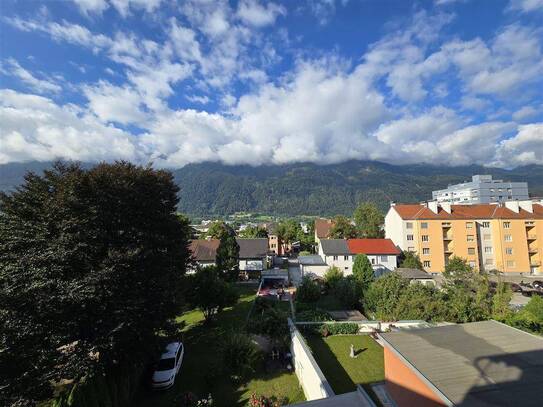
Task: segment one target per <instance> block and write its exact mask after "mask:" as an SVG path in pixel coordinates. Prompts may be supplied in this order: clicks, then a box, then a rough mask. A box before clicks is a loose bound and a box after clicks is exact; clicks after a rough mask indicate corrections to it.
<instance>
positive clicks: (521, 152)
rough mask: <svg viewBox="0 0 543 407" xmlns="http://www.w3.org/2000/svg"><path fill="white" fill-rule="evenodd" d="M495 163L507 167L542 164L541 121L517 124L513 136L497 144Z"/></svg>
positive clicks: (542, 131)
mask: <svg viewBox="0 0 543 407" xmlns="http://www.w3.org/2000/svg"><path fill="white" fill-rule="evenodd" d="M495 164H496V165H500V166H508V167H514V166H517V165H527V164H543V123H532V124H526V125H522V126H519V127H518V132H517V134H516V135H515V136H513V137H511V138H508V139H506V140H503V141H502V142H501V143H500V144H499V146H498V152H497V160H496V162H495Z"/></svg>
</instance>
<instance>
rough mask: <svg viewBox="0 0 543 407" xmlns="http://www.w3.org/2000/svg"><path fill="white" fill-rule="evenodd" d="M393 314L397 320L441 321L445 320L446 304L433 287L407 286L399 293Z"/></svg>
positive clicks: (416, 284)
mask: <svg viewBox="0 0 543 407" xmlns="http://www.w3.org/2000/svg"><path fill="white" fill-rule="evenodd" d="M394 314H395V315H396V317H397V318H398V319H422V320H425V321H442V320H444V319H445V318H446V304H445V302H444V301H443V298H442V296H441V295H440V293H439V292H438V291H437V290H436V289H435V288H434V287H433V286H428V285H424V284H421V283H414V284H408V285H407V286H406V287H405V288H404V289H403V290H402V292H401V293H400V297H399V300H398V302H397V304H396V307H395V311H394Z"/></svg>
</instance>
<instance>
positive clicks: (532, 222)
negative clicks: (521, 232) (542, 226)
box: [524, 220, 535, 228]
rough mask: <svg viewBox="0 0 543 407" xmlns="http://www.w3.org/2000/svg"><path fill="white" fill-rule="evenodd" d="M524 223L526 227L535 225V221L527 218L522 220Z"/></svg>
mask: <svg viewBox="0 0 543 407" xmlns="http://www.w3.org/2000/svg"><path fill="white" fill-rule="evenodd" d="M524 224H525V225H526V227H527V228H529V227H532V226H535V222H534V221H532V220H527V221H526V222H524Z"/></svg>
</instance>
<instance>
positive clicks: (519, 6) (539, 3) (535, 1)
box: [509, 0, 543, 13]
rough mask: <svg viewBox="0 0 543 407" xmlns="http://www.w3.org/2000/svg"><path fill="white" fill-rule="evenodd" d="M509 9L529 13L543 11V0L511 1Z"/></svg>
mask: <svg viewBox="0 0 543 407" xmlns="http://www.w3.org/2000/svg"><path fill="white" fill-rule="evenodd" d="M509 7H510V9H512V10H519V11H522V12H524V13H529V12H532V11H538V10H541V9H543V0H511V1H510V3H509Z"/></svg>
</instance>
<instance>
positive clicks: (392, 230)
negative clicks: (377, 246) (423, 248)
mask: <svg viewBox="0 0 543 407" xmlns="http://www.w3.org/2000/svg"><path fill="white" fill-rule="evenodd" d="M385 237H386V238H387V239H390V240H392V241H393V242H394V244H395V245H396V246H397V247H399V248H400V249H402V250H407V247H408V242H407V230H406V225H405V221H404V220H403V219H402V218H401V216H400V215H399V214H398V212H396V209H394V207H393V206H391V207H390V209H389V210H388V212H387V214H386V216H385ZM413 243H414V242H411V245H412V246H414V244H413Z"/></svg>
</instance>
